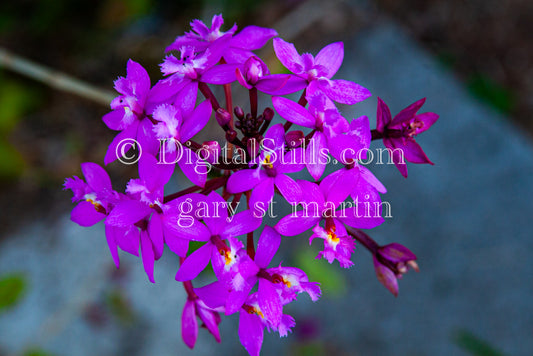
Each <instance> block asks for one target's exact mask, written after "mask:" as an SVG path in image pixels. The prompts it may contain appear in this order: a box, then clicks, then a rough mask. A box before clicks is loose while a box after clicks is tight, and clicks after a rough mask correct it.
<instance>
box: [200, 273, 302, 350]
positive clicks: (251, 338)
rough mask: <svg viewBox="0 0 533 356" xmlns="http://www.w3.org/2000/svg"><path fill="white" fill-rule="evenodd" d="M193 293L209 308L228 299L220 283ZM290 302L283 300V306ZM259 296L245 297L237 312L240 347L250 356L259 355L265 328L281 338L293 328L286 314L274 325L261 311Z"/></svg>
mask: <svg viewBox="0 0 533 356" xmlns="http://www.w3.org/2000/svg"><path fill="white" fill-rule="evenodd" d="M194 292H195V293H196V294H197V295H198V296H200V298H201V299H202V300H203V301H204V302H205V304H206V305H208V306H209V307H210V308H218V307H221V306H223V305H224V304H225V303H226V300H227V299H228V297H229V292H228V290H227V289H226V288H225V287H224V285H223V284H222V283H220V282H218V281H217V282H214V283H211V284H208V285H206V286H205V287H201V288H195V289H194ZM290 301H292V299H291V300H285V301H284V302H283V304H287V303H289V302H290ZM259 302H260V296H259V293H258V292H255V293H252V294H251V295H249V296H247V298H246V299H245V300H244V303H242V304H241V305H242V306H241V307H240V308H239V309H238V311H239V338H240V340H241V343H242V345H243V346H244V348H245V349H246V351H248V353H249V354H250V355H252V356H254V355H259V353H260V351H261V346H262V344H263V334H264V329H265V327H267V328H268V331H270V330H277V331H278V332H279V334H280V336H281V337H285V336H287V334H288V333H289V332H290V331H291V328H292V327H294V325H295V321H294V318H293V317H291V316H290V315H287V314H282V313H281V317H280V318H279V319H280V320H279V323H278V324H277V326H276V325H274V324H273V323H272V321H271V320H270V319H268V317H267V313H265V312H264V310H263V309H261V306H260V304H259Z"/></svg>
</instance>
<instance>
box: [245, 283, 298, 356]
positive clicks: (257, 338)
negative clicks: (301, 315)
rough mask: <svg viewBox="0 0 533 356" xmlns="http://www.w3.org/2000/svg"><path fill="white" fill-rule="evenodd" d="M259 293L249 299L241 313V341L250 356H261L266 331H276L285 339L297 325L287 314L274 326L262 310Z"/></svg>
mask: <svg viewBox="0 0 533 356" xmlns="http://www.w3.org/2000/svg"><path fill="white" fill-rule="evenodd" d="M258 299H259V297H258V293H253V294H252V295H250V297H248V299H247V300H246V303H245V304H244V305H243V306H242V308H241V310H240V311H239V339H240V340H241V344H242V345H243V346H244V348H245V349H246V351H248V353H249V354H250V356H259V353H260V352H261V347H262V345H263V334H264V329H265V327H267V329H268V331H269V332H270V331H271V330H275V331H277V332H278V333H279V336H280V337H285V336H287V335H288V333H289V332H290V331H291V328H293V327H294V325H296V322H295V321H294V318H293V317H292V316H290V315H287V314H282V315H281V320H280V322H279V324H278V325H277V326H274V325H273V324H272V323H271V322H270V320H269V319H268V318H266V317H265V314H264V313H263V311H262V310H261V307H260V306H259V302H258Z"/></svg>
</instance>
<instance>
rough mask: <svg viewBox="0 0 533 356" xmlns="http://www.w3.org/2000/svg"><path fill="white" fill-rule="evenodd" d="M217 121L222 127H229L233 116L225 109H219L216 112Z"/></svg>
mask: <svg viewBox="0 0 533 356" xmlns="http://www.w3.org/2000/svg"><path fill="white" fill-rule="evenodd" d="M215 119H216V120H217V122H218V124H219V125H220V126H222V127H224V126H227V125H228V124H229V122H230V120H231V114H230V113H229V112H227V111H226V110H225V109H223V108H218V109H217V111H216V112H215Z"/></svg>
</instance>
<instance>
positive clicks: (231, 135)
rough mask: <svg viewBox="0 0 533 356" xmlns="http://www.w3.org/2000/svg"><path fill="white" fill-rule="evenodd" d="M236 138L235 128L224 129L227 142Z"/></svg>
mask: <svg viewBox="0 0 533 356" xmlns="http://www.w3.org/2000/svg"><path fill="white" fill-rule="evenodd" d="M236 138H237V131H235V130H228V131H226V140H227V141H228V142H233V141H235V139H236Z"/></svg>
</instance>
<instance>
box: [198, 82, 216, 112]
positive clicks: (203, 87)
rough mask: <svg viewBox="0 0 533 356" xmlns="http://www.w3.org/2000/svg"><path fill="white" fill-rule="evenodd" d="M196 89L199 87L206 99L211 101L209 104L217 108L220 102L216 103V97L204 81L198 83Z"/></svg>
mask: <svg viewBox="0 0 533 356" xmlns="http://www.w3.org/2000/svg"><path fill="white" fill-rule="evenodd" d="M198 89H200V92H201V93H202V94H203V95H204V96H205V98H206V99H208V100H209V101H211V106H212V107H213V109H214V110H215V111H216V110H218V108H220V104H219V103H218V100H217V98H216V97H215V95H214V94H213V92H212V91H211V89H210V88H209V86H208V85H207V84H205V83H202V82H200V83H198Z"/></svg>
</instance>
